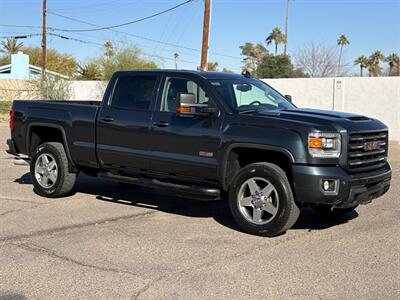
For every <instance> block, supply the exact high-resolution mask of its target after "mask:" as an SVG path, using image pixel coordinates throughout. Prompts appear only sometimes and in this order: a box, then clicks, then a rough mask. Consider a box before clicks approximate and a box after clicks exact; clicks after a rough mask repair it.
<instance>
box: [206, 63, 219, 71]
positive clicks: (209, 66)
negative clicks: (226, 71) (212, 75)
mask: <svg viewBox="0 0 400 300" xmlns="http://www.w3.org/2000/svg"><path fill="white" fill-rule="evenodd" d="M207 71H218V62H211V61H209V62H208V63H207Z"/></svg>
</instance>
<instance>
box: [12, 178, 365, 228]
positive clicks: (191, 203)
mask: <svg viewBox="0 0 400 300" xmlns="http://www.w3.org/2000/svg"><path fill="white" fill-rule="evenodd" d="M14 182H16V183H19V184H32V180H31V177H30V174H29V173H26V174H24V175H23V176H21V177H20V178H18V179H16V180H15V181H14ZM74 193H75V194H76V193H82V194H87V195H93V196H95V198H96V199H97V200H98V201H105V202H112V203H116V204H119V205H128V206H135V207H142V208H147V209H152V210H157V211H162V212H165V213H168V214H176V215H182V216H186V217H193V218H213V219H214V220H215V221H216V222H217V223H219V224H221V225H223V226H225V227H228V228H230V229H233V230H236V231H241V230H240V228H239V226H238V225H237V224H236V222H235V221H234V220H233V218H232V216H231V214H230V212H229V207H228V204H227V203H226V201H199V200H194V199H190V198H183V197H178V196H174V195H172V194H168V193H166V192H163V191H155V190H150V189H147V188H142V187H139V186H134V185H122V184H119V183H115V182H110V181H104V180H100V179H97V178H93V177H89V176H86V175H84V174H80V175H79V177H78V180H77V182H76V186H75V192H74ZM357 217H358V213H357V212H355V211H354V212H351V213H348V214H346V215H344V216H336V217H327V216H323V215H320V214H318V213H317V212H315V211H314V210H313V209H311V208H303V209H302V210H301V213H300V217H299V219H298V221H297V222H296V224H295V225H294V226H293V227H292V230H293V229H302V230H304V229H305V230H309V231H312V230H322V229H326V228H330V227H333V226H338V225H341V224H345V223H347V222H349V221H351V220H352V219H355V218H357Z"/></svg>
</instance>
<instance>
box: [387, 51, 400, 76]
mask: <svg viewBox="0 0 400 300" xmlns="http://www.w3.org/2000/svg"><path fill="white" fill-rule="evenodd" d="M385 61H387V62H388V63H389V76H400V57H399V55H398V54H397V53H391V54H389V55H388V56H386V58H385Z"/></svg>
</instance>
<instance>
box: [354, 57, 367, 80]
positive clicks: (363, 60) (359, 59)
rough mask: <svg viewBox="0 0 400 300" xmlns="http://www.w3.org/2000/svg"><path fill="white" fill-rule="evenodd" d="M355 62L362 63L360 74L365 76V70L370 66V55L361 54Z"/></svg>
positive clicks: (356, 63)
mask: <svg viewBox="0 0 400 300" xmlns="http://www.w3.org/2000/svg"><path fill="white" fill-rule="evenodd" d="M354 64H355V65H360V76H361V77H363V70H364V68H367V67H368V57H366V56H365V55H361V56H359V57H358V58H357V59H356V60H355V61H354Z"/></svg>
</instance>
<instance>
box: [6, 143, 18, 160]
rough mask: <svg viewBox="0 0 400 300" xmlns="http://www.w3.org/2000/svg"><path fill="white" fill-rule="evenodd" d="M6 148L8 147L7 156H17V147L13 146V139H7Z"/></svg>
mask: <svg viewBox="0 0 400 300" xmlns="http://www.w3.org/2000/svg"><path fill="white" fill-rule="evenodd" d="M7 146H8V149H7V150H6V152H7V153H8V154H11V155H15V156H18V150H17V146H16V145H15V142H14V140H13V139H7Z"/></svg>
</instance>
